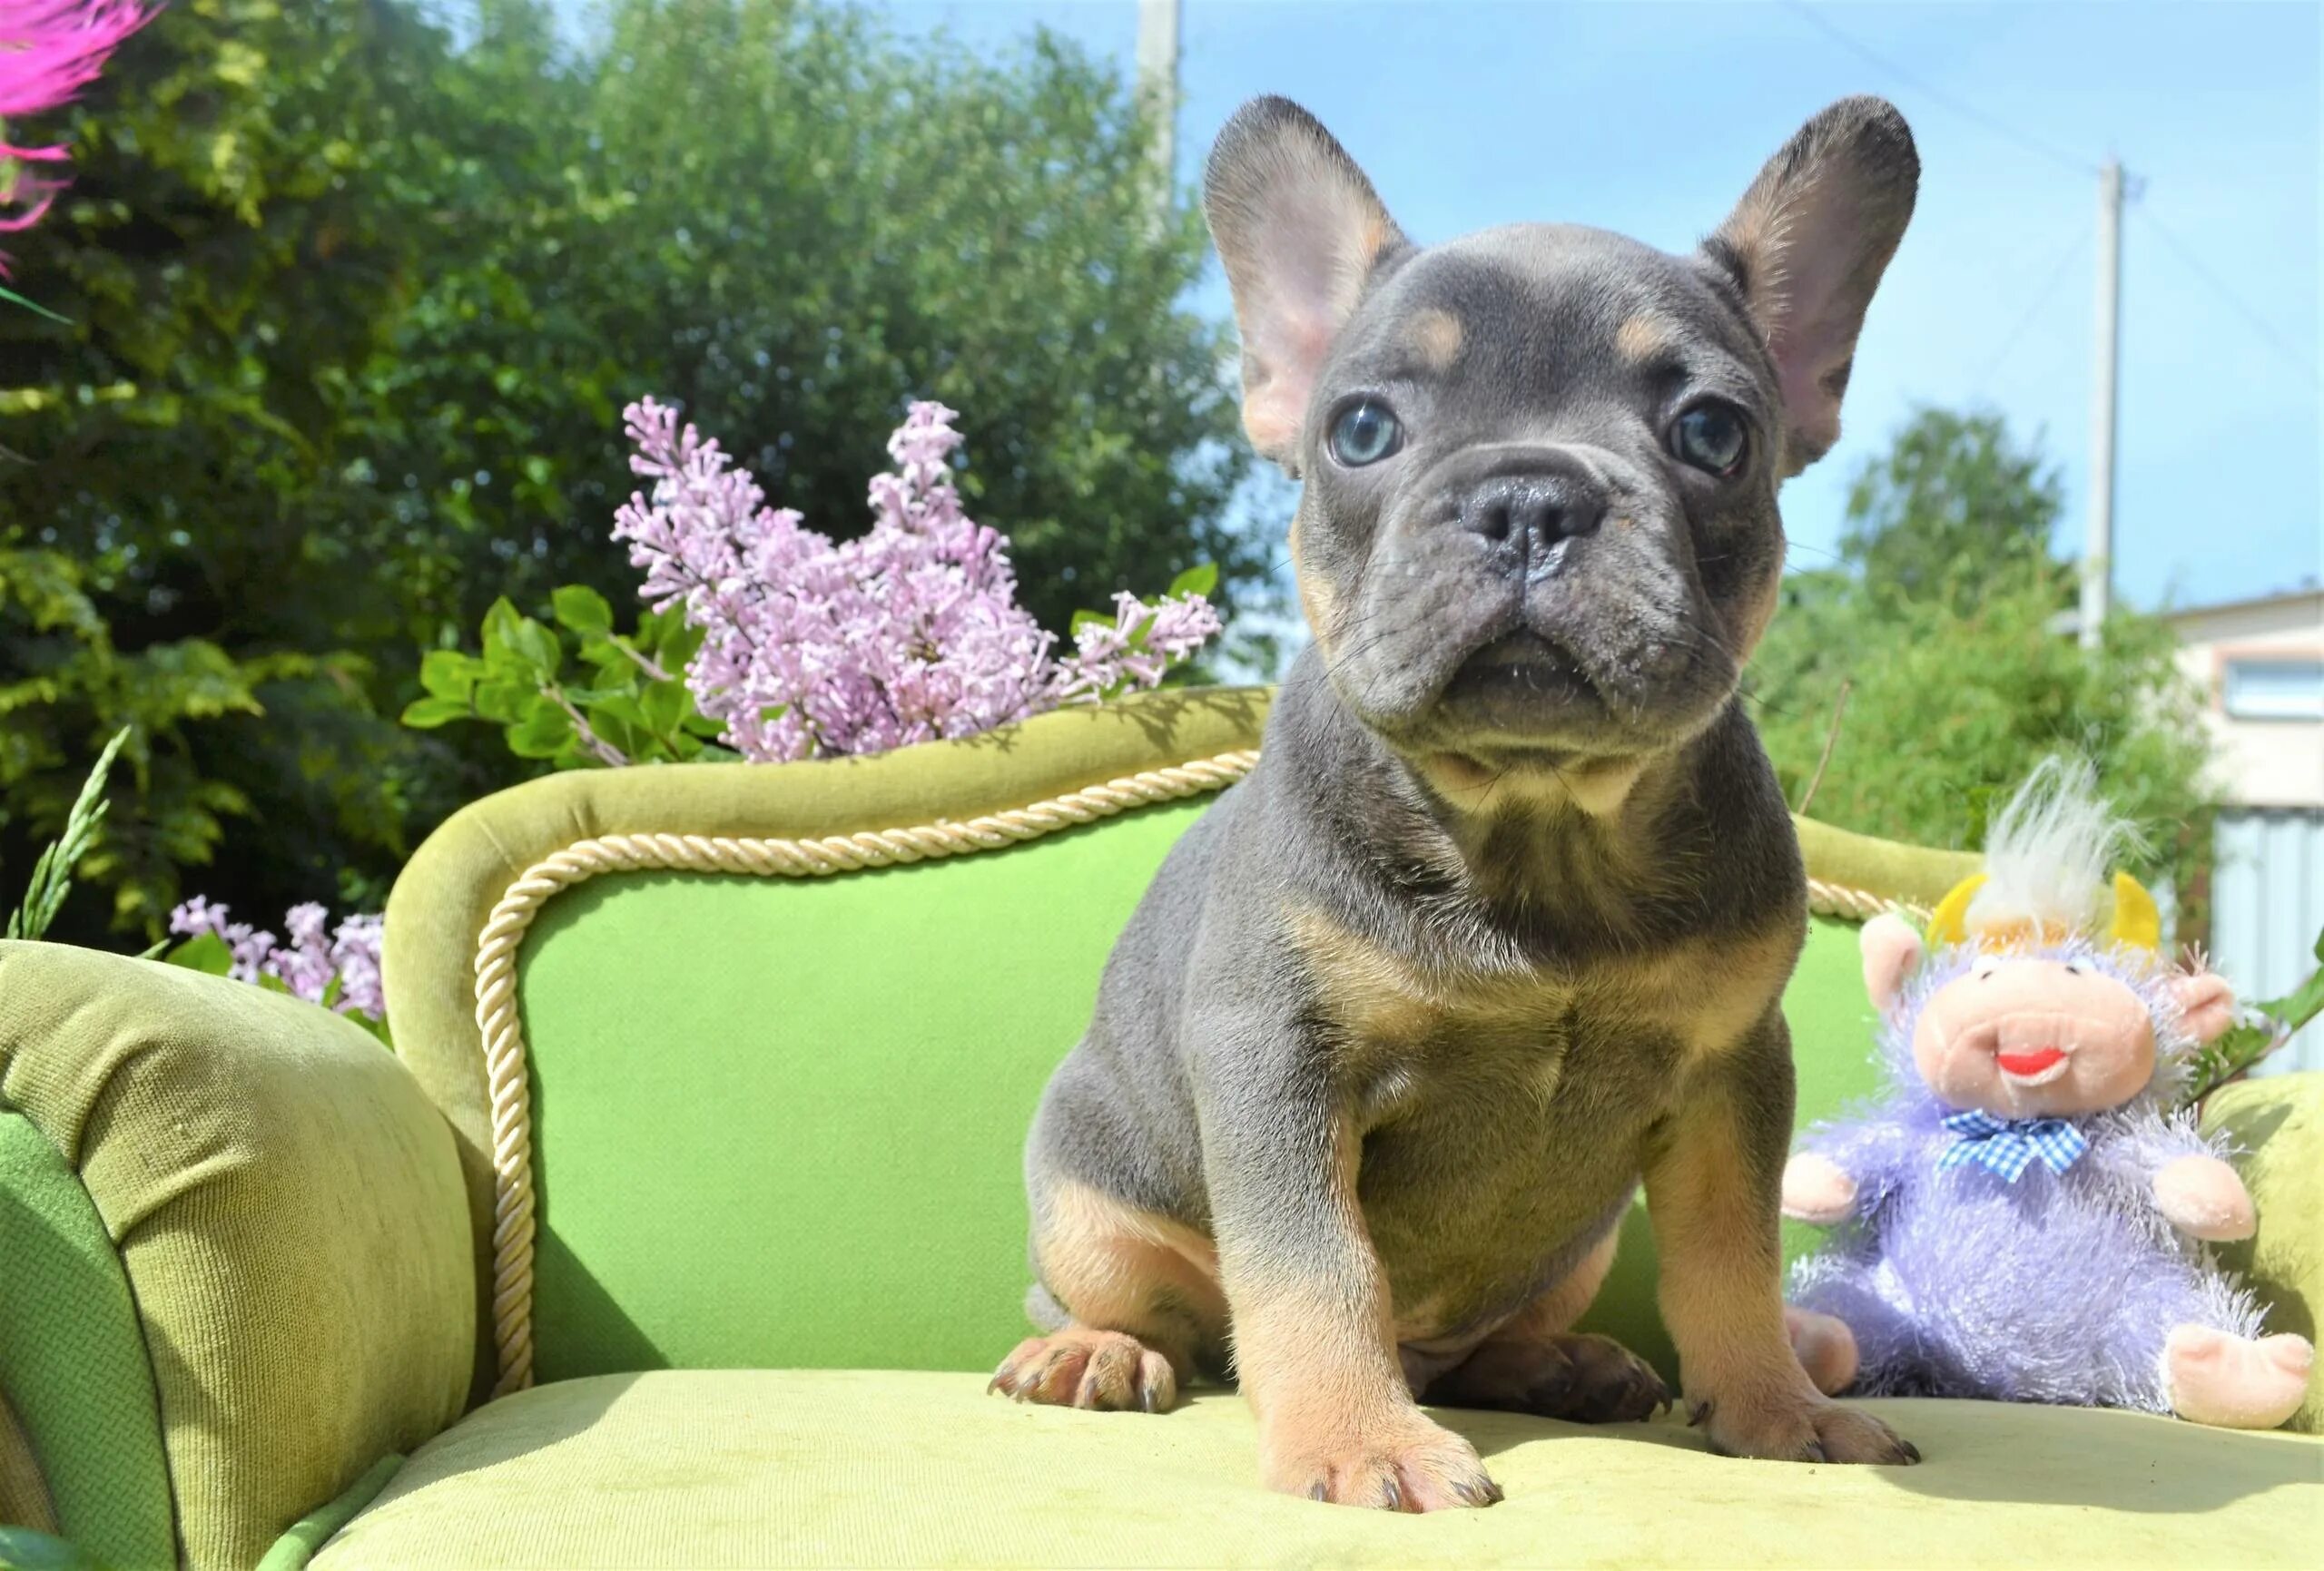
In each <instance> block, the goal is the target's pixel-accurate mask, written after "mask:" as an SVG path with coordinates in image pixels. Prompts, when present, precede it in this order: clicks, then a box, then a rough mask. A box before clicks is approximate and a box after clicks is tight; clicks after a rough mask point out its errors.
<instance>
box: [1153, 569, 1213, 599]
mask: <svg viewBox="0 0 2324 1571" xmlns="http://www.w3.org/2000/svg"><path fill="white" fill-rule="evenodd" d="M1217 587H1218V564H1217V563H1216V562H1197V563H1196V564H1195V565H1193V566H1192V567H1189V568H1187V570H1186V571H1185V572H1184V573H1181V574H1178V575H1177V577H1176V578H1173V579H1172V580H1170V587H1169V589H1168V590H1167V592H1166V593H1167V597H1168V598H1171V599H1176V598H1177V596H1179V595H1181V594H1199V595H1202V596H1204V597H1205V598H1206V599H1207V598H1208V597H1209V596H1210V594H1211V593H1212V592H1213V591H1215V590H1216V589H1217Z"/></svg>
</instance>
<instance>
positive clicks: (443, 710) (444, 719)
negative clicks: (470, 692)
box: [402, 698, 475, 731]
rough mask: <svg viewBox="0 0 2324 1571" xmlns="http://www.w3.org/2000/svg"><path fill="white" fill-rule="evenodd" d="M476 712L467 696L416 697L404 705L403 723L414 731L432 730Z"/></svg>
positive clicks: (464, 718) (465, 718) (466, 717)
mask: <svg viewBox="0 0 2324 1571" xmlns="http://www.w3.org/2000/svg"><path fill="white" fill-rule="evenodd" d="M474 713H475V711H474V710H473V709H471V708H470V707H469V706H468V700H467V699H465V698H415V699H413V700H412V701H411V702H409V703H408V704H405V705H404V706H403V717H402V718H403V723H404V724H406V725H408V726H409V727H411V728H412V729H413V730H414V731H432V730H434V729H435V728H436V727H438V726H439V725H448V724H450V723H451V722H453V721H456V720H467V719H468V717H469V716H471V715H472V714H474Z"/></svg>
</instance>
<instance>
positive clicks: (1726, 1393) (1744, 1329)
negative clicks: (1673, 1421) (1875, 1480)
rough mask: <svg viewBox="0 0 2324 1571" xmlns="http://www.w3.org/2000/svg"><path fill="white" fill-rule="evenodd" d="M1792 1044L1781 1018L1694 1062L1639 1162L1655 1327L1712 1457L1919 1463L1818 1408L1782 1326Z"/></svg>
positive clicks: (1868, 1422) (1818, 1397) (1861, 1417)
mask: <svg viewBox="0 0 2324 1571" xmlns="http://www.w3.org/2000/svg"><path fill="white" fill-rule="evenodd" d="M1791 1114H1792V1069H1791V1036H1790V1033H1789V1031H1788V1030H1787V1027H1786V1026H1785V1025H1784V1020H1783V1016H1782V1014H1781V1013H1780V1011H1777V1010H1773V1009H1771V1010H1769V1011H1768V1015H1767V1016H1766V1017H1765V1018H1764V1019H1762V1020H1761V1021H1760V1022H1759V1024H1758V1026H1755V1027H1754V1028H1753V1029H1752V1031H1751V1032H1750V1033H1749V1034H1748V1036H1746V1037H1745V1039H1744V1040H1743V1041H1742V1042H1741V1043H1740V1044H1738V1045H1737V1046H1734V1047H1732V1048H1730V1049H1728V1050H1727V1051H1725V1052H1723V1053H1718V1054H1717V1055H1715V1056H1709V1057H1706V1058H1704V1059H1701V1060H1699V1061H1698V1062H1697V1064H1696V1065H1694V1068H1693V1071H1692V1080H1691V1081H1690V1083H1689V1087H1688V1090H1687V1094H1686V1095H1685V1097H1684V1100H1683V1101H1682V1103H1681V1105H1680V1106H1679V1111H1678V1113H1677V1114H1676V1115H1675V1116H1674V1117H1672V1118H1671V1119H1670V1120H1669V1121H1668V1123H1667V1124H1666V1125H1665V1126H1664V1127H1663V1128H1661V1129H1660V1130H1659V1131H1658V1132H1657V1134H1656V1137H1655V1140H1654V1142H1653V1144H1652V1145H1651V1146H1650V1147H1649V1150H1648V1152H1647V1153H1646V1203H1647V1209H1648V1212H1649V1214H1650V1215H1651V1217H1652V1219H1653V1222H1654V1236H1655V1243H1656V1247H1657V1250H1658V1252H1659V1255H1660V1257H1661V1273H1662V1281H1661V1301H1662V1319H1663V1322H1664V1324H1665V1325H1667V1326H1668V1327H1669V1330H1670V1340H1672V1342H1674V1343H1675V1344H1676V1345H1677V1347H1678V1350H1679V1378H1680V1384H1681V1385H1682V1386H1683V1387H1684V1389H1685V1391H1686V1398H1687V1401H1688V1403H1689V1406H1690V1407H1691V1408H1692V1409H1693V1410H1694V1412H1695V1414H1696V1417H1697V1421H1698V1422H1699V1423H1700V1424H1701V1425H1702V1426H1703V1428H1704V1430H1705V1432H1706V1433H1707V1434H1708V1435H1709V1438H1710V1444H1711V1448H1712V1449H1713V1450H1717V1451H1722V1452H1728V1453H1731V1454H1735V1455H1739V1456H1745V1457H1764V1458H1774V1459H1776V1460H1779V1461H1796V1462H1822V1461H1829V1462H1887V1463H1903V1462H1916V1461H1918V1460H1920V1453H1919V1452H1918V1451H1916V1450H1915V1449H1914V1448H1913V1447H1912V1446H1911V1444H1910V1443H1908V1442H1906V1441H1905V1440H1901V1439H1899V1438H1897V1437H1896V1432H1895V1431H1894V1430H1892V1429H1889V1428H1888V1426H1887V1425H1886V1424H1884V1423H1882V1422H1881V1421H1880V1420H1879V1419H1876V1418H1874V1417H1873V1416H1872V1415H1871V1414H1869V1413H1865V1412H1859V1411H1856V1410H1855V1409H1849V1408H1844V1407H1841V1406H1839V1405H1837V1403H1834V1402H1832V1401H1830V1400H1828V1399H1827V1398H1826V1397H1825V1396H1824V1394H1823V1393H1822V1392H1820V1391H1818V1390H1817V1389H1816V1387H1815V1386H1814V1384H1813V1383H1812V1382H1810V1381H1809V1380H1808V1378H1807V1372H1806V1371H1805V1370H1802V1369H1801V1368H1800V1366H1799V1360H1798V1358H1797V1356H1796V1355H1795V1354H1794V1353H1793V1351H1792V1347H1791V1342H1790V1340H1789V1338H1788V1336H1787V1333H1786V1331H1785V1329H1784V1311H1783V1292H1782V1281H1781V1276H1782V1254H1783V1252H1782V1244H1781V1240H1780V1231H1779V1229H1780V1223H1779V1221H1778V1213H1779V1210H1780V1207H1781V1203H1782V1199H1781V1197H1782V1190H1783V1165H1784V1155H1785V1153H1786V1150H1787V1147H1788V1146H1789V1144H1790V1139H1791Z"/></svg>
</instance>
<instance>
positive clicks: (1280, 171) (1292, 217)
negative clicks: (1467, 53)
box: [1203, 98, 1405, 472]
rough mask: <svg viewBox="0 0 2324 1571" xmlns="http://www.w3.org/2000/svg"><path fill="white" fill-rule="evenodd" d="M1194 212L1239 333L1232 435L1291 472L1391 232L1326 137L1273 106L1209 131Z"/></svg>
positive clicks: (1394, 238)
mask: <svg viewBox="0 0 2324 1571" xmlns="http://www.w3.org/2000/svg"><path fill="white" fill-rule="evenodd" d="M1203 210H1204V211H1205V213H1206V215H1207V216H1208V217H1209V219H1210V233H1211V238H1212V239H1213V240H1215V241H1217V242H1218V258H1219V260H1221V261H1223V262H1225V263H1226V282H1227V285H1228V287H1229V288H1230V289H1232V290H1233V291H1234V294H1235V322H1236V326H1237V327H1238V328H1240V329H1242V334H1243V428H1244V429H1245V430H1246V431H1248V432H1249V433H1250V435H1251V445H1252V446H1253V447H1256V448H1257V449H1258V450H1259V452H1260V453H1261V454H1262V455H1263V456H1265V457H1269V458H1272V459H1274V460H1275V462H1276V463H1278V464H1280V465H1282V466H1284V467H1285V468H1286V469H1289V470H1292V471H1294V472H1296V471H1297V469H1298V457H1299V437H1300V427H1301V425H1302V424H1303V423H1304V422H1305V419H1306V417H1307V400H1308V398H1309V396H1310V395H1311V394H1312V393H1314V391H1315V378H1316V376H1317V374H1318V373H1320V372H1321V371H1322V370H1323V368H1324V360H1325V359H1326V358H1328V357H1329V356H1330V354H1331V349H1332V340H1333V339H1336V338H1337V337H1339V332H1340V329H1342V328H1343V327H1344V326H1346V325H1347V319H1348V317H1349V316H1350V315H1351V314H1352V313H1353V312H1354V310H1355V304H1356V301H1357V299H1360V298H1361V297H1362V295H1363V293H1364V281H1365V280H1367V279H1369V278H1370V277H1371V276H1372V270H1373V268H1374V265H1375V264H1377V263H1378V262H1379V260H1381V258H1383V257H1384V256H1386V255H1387V254H1389V253H1390V252H1392V251H1393V250H1398V249H1399V248H1401V247H1402V246H1403V244H1404V243H1405V241H1404V237H1403V231H1401V230H1399V229H1397V227H1396V222H1395V221H1394V220H1393V219H1392V218H1390V217H1389V216H1388V210H1387V209H1386V208H1384V207H1382V206H1381V205H1380V199H1379V197H1378V196H1376V195H1375V194H1374V192H1373V190H1372V182H1370V181H1369V180H1367V179H1365V178H1364V171H1362V170H1361V169H1358V168H1357V167H1356V165H1355V161H1354V159H1352V158H1350V157H1349V156H1348V155H1347V152H1346V150H1345V149H1344V148H1342V147H1341V146H1340V144H1339V143H1338V142H1335V141H1334V140H1333V138H1332V133H1330V132H1328V131H1325V130H1324V128H1323V126H1322V125H1321V124H1320V123H1317V121H1316V119H1315V116H1314V115H1312V114H1310V113H1307V112H1306V111H1305V110H1304V109H1302V108H1300V107H1299V106H1298V105H1297V104H1295V103H1292V102H1291V101H1290V100H1289V99H1285V98H1255V99H1253V100H1252V101H1251V102H1250V103H1246V104H1245V105H1244V106H1243V107H1242V108H1241V109H1239V110H1237V111H1236V114H1235V118H1234V119H1232V120H1230V121H1228V122H1227V123H1226V130H1224V131H1222V132H1220V133H1218V141H1217V142H1216V144H1215V145H1214V146H1213V147H1212V149H1211V152H1210V164H1209V167H1208V168H1207V169H1206V171H1205V172H1204V173H1203Z"/></svg>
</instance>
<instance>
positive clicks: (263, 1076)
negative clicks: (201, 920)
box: [0, 943, 476, 1566]
mask: <svg viewBox="0 0 2324 1571" xmlns="http://www.w3.org/2000/svg"><path fill="white" fill-rule="evenodd" d="M0 1252H5V1259H6V1261H7V1269H5V1270H0V1389H5V1396H6V1399H7V1401H8V1404H9V1408H10V1410H11V1411H12V1412H13V1414H14V1416H15V1419H16V1421H17V1424H16V1427H17V1429H18V1431H19V1433H20V1434H21V1436H22V1437H23V1438H22V1441H21V1443H20V1445H19V1446H18V1449H19V1450H20V1451H22V1452H28V1453H29V1459H30V1461H31V1463H32V1464H33V1466H34V1468H36V1469H37V1473H38V1478H37V1479H36V1484H35V1487H34V1488H32V1490H31V1493H32V1494H33V1496H34V1497H35V1499H36V1501H37V1498H38V1497H40V1496H42V1495H44V1496H45V1497H46V1504H47V1506H48V1507H49V1508H50V1511H51V1513H52V1514H53V1516H54V1519H55V1522H56V1526H57V1527H58V1529H59V1530H60V1531H61V1532H62V1533H63V1534H64V1536H66V1537H71V1538H74V1540H75V1541H76V1542H79V1543H80V1544H81V1545H82V1546H83V1547H84V1548H85V1549H87V1550H89V1551H90V1552H91V1553H93V1554H94V1555H96V1556H99V1557H100V1558H103V1559H104V1560H106V1561H108V1562H110V1563H113V1564H115V1565H119V1566H143V1565H151V1564H156V1563H166V1562H168V1561H171V1560H174V1559H178V1558H181V1557H182V1559H183V1560H184V1561H185V1562H186V1563H187V1564H189V1565H192V1566H251V1565H254V1564H256V1563H257V1562H258V1560H259V1559H260V1558H261V1556H263V1555H264V1554H265V1552H266V1549H267V1546H268V1545H269V1544H270V1543H271V1542H272V1541H273V1539H274V1538H275V1537H276V1536H277V1535H279V1534H280V1533H281V1532H282V1530H283V1529H284V1528H286V1527H289V1526H290V1525H291V1523H292V1522H294V1521H296V1520H297V1519H298V1518H299V1517H300V1516H302V1515H303V1514H304V1513H306V1512H307V1511H308V1510H310V1508H311V1507H314V1506H316V1505H317V1504H319V1503H320V1502H322V1501H326V1500H329V1499H330V1498H332V1497H334V1496H336V1495H338V1494H340V1492H341V1491H342V1490H344V1489H345V1488H347V1487H348V1486H349V1485H350V1483H351V1482H353V1481H354V1480H355V1479H356V1478H358V1477H359V1476H360V1475H361V1474H362V1473H364V1471H365V1470H366V1469H367V1468H371V1467H372V1466H373V1465H374V1464H375V1463H377V1462H378V1461H379V1458H381V1457H382V1456H384V1455H386V1454H388V1453H389V1452H397V1451H408V1450H409V1449H410V1448H413V1447H414V1446H416V1445H418V1444H419V1442H420V1441H422V1440H424V1439H426V1438H428V1437H429V1436H430V1435H433V1434H435V1433H436V1432H437V1431H438V1430H439V1429H442V1428H444V1427H445V1426H446V1425H447V1424H448V1423H449V1422H450V1421H451V1420H452V1419H454V1418H456V1417H457V1416H458V1414H459V1412H460V1410H461V1408H462V1406H463V1405H464V1403H465V1400H466V1398H467V1394H468V1377H469V1370H470V1368H471V1360H472V1357H473V1350H474V1343H475V1337H476V1311H475V1297H474V1294H475V1274H474V1266H473V1263H472V1262H473V1255H472V1252H471V1242H470V1239H469V1236H468V1206H467V1200H466V1196H465V1193H464V1192H463V1189H462V1185H461V1180H460V1169H459V1162H458V1157H457V1155H456V1154H455V1152H454V1149H453V1144H452V1135H451V1131H450V1129H449V1127H448V1125H447V1124H445V1122H444V1120H443V1118H442V1117H441V1115H440V1114H438V1113H437V1112H436V1110H435V1108H434V1107H433V1106H432V1105H430V1104H429V1103H428V1099H427V1098H426V1096H425V1095H423V1094H422V1093H421V1092H420V1090H419V1085H418V1084H417V1083H416V1082H415V1081H414V1080H413V1079H412V1077H411V1075H409V1073H408V1072H407V1071H406V1070H405V1069H404V1067H403V1065H401V1064H400V1063H399V1062H398V1061H397V1059H396V1058H395V1056H393V1055H392V1054H391V1053H389V1052H388V1051H387V1050H386V1049H384V1048H382V1047H381V1046H379V1043H378V1042H376V1041H374V1040H373V1039H372V1038H371V1037H370V1036H368V1035H367V1034H366V1033H365V1032H363V1031H362V1030H361V1029H360V1028H359V1027H358V1026H355V1025H353V1024H352V1023H350V1022H349V1021H346V1020H342V1019H340V1018H339V1017H338V1016H334V1015H332V1014H330V1013H329V1012H328V1011H325V1010H322V1009H319V1008H317V1007H315V1006H312V1005H310V1004H306V1003H302V1002H300V1001H299V1000H297V999H294V998H289V997H282V996H281V995H278V994H272V993H267V992H262V991H261V990H260V989H258V988H255V987H245V986H243V985H241V984H239V983H234V982H229V981H226V980H224V979H222V978H220V977H208V976H203V975H200V974H198V973H195V972H192V971H188V970H182V969H179V968H176V967H169V966H164V965H160V964H156V963H154V962H151V961H144V960H133V959H127V958H124V957H120V956H115V955H106V954H102V953H98V952H96V951H93V950H87V949H78V948H70V947H68V946H64V945H59V944H38V943H0ZM20 1267H37V1268H38V1269H20ZM93 1371H94V1372H95V1373H96V1374H100V1375H102V1379H93V1378H92V1374H93ZM60 1380H69V1381H70V1385H69V1387H67V1386H64V1385H60V1384H59V1381H60ZM156 1457H158V1459H159V1463H160V1465H159V1466H158V1467H157V1466H155V1465H154V1461H155V1458H156ZM20 1461H21V1458H20ZM17 1470H18V1471H19V1472H22V1471H23V1468H22V1467H21V1466H20V1467H19V1468H18V1469H17ZM157 1485H158V1486H159V1487H161V1488H163V1489H164V1490H165V1491H166V1492H165V1495H164V1497H163V1498H162V1499H161V1500H159V1501H156V1500H154V1499H153V1498H152V1490H153V1488H154V1487H156V1486H157ZM19 1488H20V1490H21V1489H22V1488H24V1487H23V1486H19ZM35 1508H37V1505H36V1507H35ZM157 1525H158V1531H159V1534H160V1537H159V1538H158V1541H157V1537H156V1534H157ZM172 1538H173V1540H174V1541H173V1542H172Z"/></svg>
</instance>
